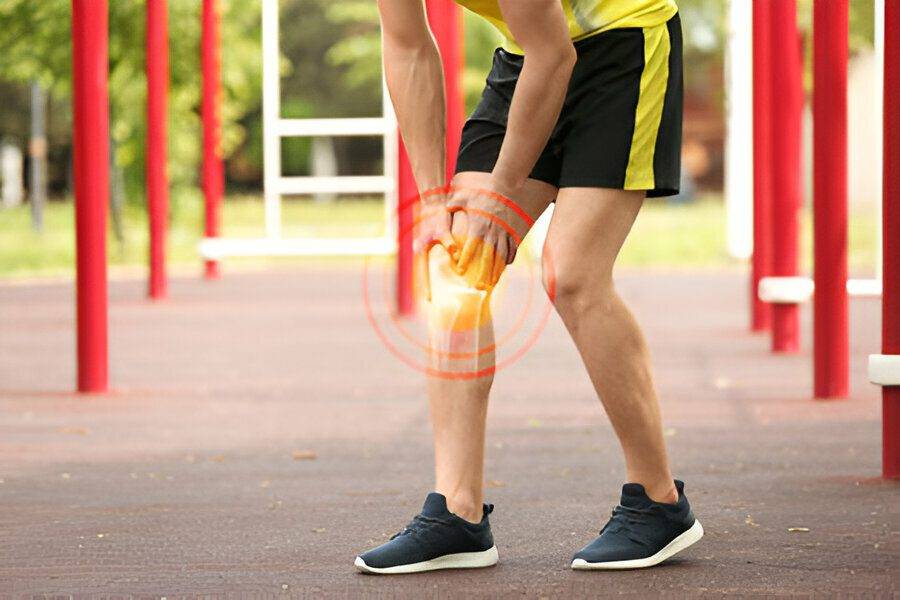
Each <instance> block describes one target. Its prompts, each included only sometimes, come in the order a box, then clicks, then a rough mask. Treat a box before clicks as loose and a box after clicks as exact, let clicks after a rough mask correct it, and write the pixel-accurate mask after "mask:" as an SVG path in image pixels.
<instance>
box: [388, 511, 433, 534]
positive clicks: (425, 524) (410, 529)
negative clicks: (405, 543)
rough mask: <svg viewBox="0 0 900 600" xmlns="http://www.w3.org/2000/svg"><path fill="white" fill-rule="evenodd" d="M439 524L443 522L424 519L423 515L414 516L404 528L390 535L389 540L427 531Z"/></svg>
mask: <svg viewBox="0 0 900 600" xmlns="http://www.w3.org/2000/svg"><path fill="white" fill-rule="evenodd" d="M441 523H443V521H441V520H440V519H435V518H433V517H426V516H424V515H416V516H415V517H413V520H412V521H410V522H409V524H407V526H406V527H404V528H403V529H402V530H400V531H398V532H397V533H395V534H394V535H392V536H391V539H394V538H397V537H400V536H401V535H415V534H416V533H417V532H419V531H423V530H425V529H429V528H431V527H433V526H434V525H438V524H441Z"/></svg>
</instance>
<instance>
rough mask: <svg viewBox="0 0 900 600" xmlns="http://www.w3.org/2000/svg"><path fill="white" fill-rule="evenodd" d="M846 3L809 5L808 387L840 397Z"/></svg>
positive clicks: (844, 319)
mask: <svg viewBox="0 0 900 600" xmlns="http://www.w3.org/2000/svg"><path fill="white" fill-rule="evenodd" d="M849 30H850V27H849V5H848V0H824V1H823V0H816V2H815V3H814V4H813V36H814V37H813V71H814V73H813V76H814V85H815V87H814V89H813V199H814V201H813V223H814V231H813V245H814V249H815V257H814V260H815V265H814V268H813V271H814V278H815V294H814V296H813V320H814V327H813V336H814V340H813V389H814V392H815V397H816V398H846V397H847V395H848V393H849V389H850V337H849V327H850V324H849V320H850V317H849V314H848V309H847V54H848V36H849Z"/></svg>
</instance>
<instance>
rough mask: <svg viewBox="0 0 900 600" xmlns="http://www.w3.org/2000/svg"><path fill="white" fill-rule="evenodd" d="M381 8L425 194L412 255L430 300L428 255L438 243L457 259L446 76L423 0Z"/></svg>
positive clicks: (403, 126) (387, 70) (387, 53)
mask: <svg viewBox="0 0 900 600" xmlns="http://www.w3.org/2000/svg"><path fill="white" fill-rule="evenodd" d="M378 10H379V13H380V14H381V39H382V56H383V60H384V76H385V81H386V82H387V88H388V92H389V93H390V95H391V103H392V104H393V105H394V112H395V113H396V114H397V123H398V124H399V126H400V134H401V135H402V137H403V142H404V145H405V146H406V152H407V154H408V155H409V162H410V166H411V167H412V172H413V177H415V179H416V185H417V186H418V188H419V194H424V195H423V196H422V198H421V200H422V201H421V202H420V206H419V208H420V210H419V216H418V217H417V224H416V226H415V227H414V230H413V251H414V252H415V254H416V256H417V259H418V262H419V264H420V268H421V269H422V283H423V284H424V286H425V287H424V289H425V296H426V298H428V299H429V300H430V299H431V277H430V275H429V272H428V253H429V251H430V250H431V248H432V247H434V246H436V245H437V244H440V245H442V246H443V247H444V248H445V249H446V250H447V252H448V253H449V254H450V256H451V257H453V258H454V259H455V258H457V257H458V255H459V253H458V246H457V244H456V241H455V240H454V239H453V236H452V235H451V233H450V225H451V216H450V212H449V210H448V208H447V193H446V184H447V182H446V181H445V173H446V170H445V169H446V155H445V153H446V151H445V148H446V145H445V144H446V142H445V123H444V120H445V116H444V115H445V114H446V109H445V106H446V101H445V99H444V72H443V68H442V65H441V56H440V54H439V53H438V49H437V45H436V44H435V41H434V38H433V37H432V36H431V30H430V29H429V28H428V20H427V18H426V15H425V7H424V6H423V0H378ZM435 192H436V193H435ZM403 200H405V198H401V201H403Z"/></svg>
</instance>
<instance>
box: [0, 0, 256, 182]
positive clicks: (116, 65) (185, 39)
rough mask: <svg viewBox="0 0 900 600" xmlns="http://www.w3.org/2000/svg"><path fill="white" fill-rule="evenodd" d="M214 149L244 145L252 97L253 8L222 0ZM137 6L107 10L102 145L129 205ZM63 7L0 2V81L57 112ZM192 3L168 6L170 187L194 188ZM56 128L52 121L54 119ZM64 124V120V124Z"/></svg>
mask: <svg viewBox="0 0 900 600" xmlns="http://www.w3.org/2000/svg"><path fill="white" fill-rule="evenodd" d="M220 10H221V17H222V18H221V30H220V34H221V39H222V61H221V64H222V71H221V73H222V87H223V96H222V125H223V126H222V136H223V140H222V144H223V151H224V153H225V155H226V156H227V155H228V154H230V153H231V152H232V151H233V150H234V149H235V148H236V147H237V146H238V145H239V144H240V143H241V142H242V140H243V138H244V135H245V132H244V128H243V127H242V126H241V125H240V124H239V119H240V118H241V117H242V116H243V115H244V114H245V113H246V112H247V111H248V109H250V108H252V107H255V106H258V104H259V95H260V75H259V71H260V64H259V2H258V0H251V1H248V0H220ZM145 12H146V10H145V2H144V0H114V1H113V2H110V3H109V98H110V136H111V138H112V139H113V142H114V146H115V148H116V151H115V157H114V158H115V163H116V164H117V165H118V166H120V167H122V168H123V169H124V172H125V182H126V188H127V190H128V197H129V198H132V199H139V198H141V197H142V190H143V179H144V174H143V166H144V132H145V110H146V78H145V76H144V40H145V27H146V21H145ZM70 23H71V3H70V2H69V1H68V0H41V1H40V2H35V1H33V0H0V79H3V80H6V81H14V82H20V83H23V84H27V83H28V82H30V81H34V80H36V81H39V82H41V83H42V84H43V85H44V86H45V87H47V88H48V89H49V90H50V92H51V94H52V95H53V96H54V98H55V100H57V102H56V103H55V106H56V107H60V108H62V107H65V110H66V112H67V113H68V112H70V109H69V108H68V106H67V103H62V102H58V100H60V99H65V98H68V97H69V96H70V94H71V88H72V83H71V67H70V61H71V30H70V26H71V25H70ZM199 47H200V2H194V1H190V0H172V1H171V2H169V56H170V61H169V68H170V72H171V75H170V84H169V85H170V88H169V177H170V179H171V181H172V184H173V186H174V187H176V188H177V187H184V186H188V185H195V181H196V179H197V170H198V164H199V160H200V144H201V135H200V119H199V103H200V54H199ZM53 117H54V118H56V115H53ZM69 118H70V116H69V114H67V115H66V119H67V120H68V119H69Z"/></svg>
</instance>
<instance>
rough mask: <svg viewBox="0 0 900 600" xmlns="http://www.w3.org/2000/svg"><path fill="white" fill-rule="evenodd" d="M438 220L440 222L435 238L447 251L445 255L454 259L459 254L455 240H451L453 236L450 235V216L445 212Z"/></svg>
mask: <svg viewBox="0 0 900 600" xmlns="http://www.w3.org/2000/svg"><path fill="white" fill-rule="evenodd" d="M439 218H440V221H439V223H438V225H437V231H436V232H435V233H436V237H437V239H438V240H439V241H440V244H441V245H442V246H443V247H444V248H445V249H446V250H447V253H448V254H449V255H450V257H451V258H455V257H456V255H457V254H458V253H459V246H458V244H457V243H456V240H455V239H453V235H452V234H451V233H450V227H451V226H452V224H453V223H452V216H451V214H450V211H446V212H445V213H444V214H443V215H442V216H441V217H439Z"/></svg>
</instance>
